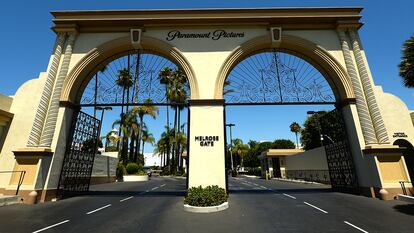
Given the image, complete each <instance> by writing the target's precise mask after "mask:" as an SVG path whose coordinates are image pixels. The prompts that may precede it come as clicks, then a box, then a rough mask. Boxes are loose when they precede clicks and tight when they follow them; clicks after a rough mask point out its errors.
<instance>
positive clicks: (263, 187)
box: [259, 185, 267, 189]
mask: <svg viewBox="0 0 414 233" xmlns="http://www.w3.org/2000/svg"><path fill="white" fill-rule="evenodd" d="M259 187H260V188H262V189H267V188H266V187H265V186H261V185H260V186H259Z"/></svg>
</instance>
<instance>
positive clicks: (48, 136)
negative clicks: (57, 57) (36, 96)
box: [39, 32, 76, 147]
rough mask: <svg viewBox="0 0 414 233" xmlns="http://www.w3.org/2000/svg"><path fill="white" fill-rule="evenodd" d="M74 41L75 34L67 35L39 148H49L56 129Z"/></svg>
mask: <svg viewBox="0 0 414 233" xmlns="http://www.w3.org/2000/svg"><path fill="white" fill-rule="evenodd" d="M75 39H76V32H70V33H68V39H67V42H66V48H65V53H64V56H63V61H62V65H61V67H60V70H59V75H58V78H57V80H56V84H55V88H54V91H53V95H52V99H51V102H50V106H49V111H48V112H47V118H46V122H45V125H44V127H43V132H42V136H41V137H40V145H39V146H41V147H50V146H51V144H52V140H53V135H54V132H55V128H56V121H57V117H58V112H59V100H60V95H61V93H62V87H63V82H64V81H65V78H66V76H67V74H68V69H69V63H70V59H71V57H72V51H73V44H74V42H75Z"/></svg>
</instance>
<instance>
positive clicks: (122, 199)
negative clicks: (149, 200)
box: [119, 196, 134, 202]
mask: <svg viewBox="0 0 414 233" xmlns="http://www.w3.org/2000/svg"><path fill="white" fill-rule="evenodd" d="M133 197H134V196H130V197H127V198H124V199H122V200H120V201H119V202H124V201H126V200H129V199H131V198H133Z"/></svg>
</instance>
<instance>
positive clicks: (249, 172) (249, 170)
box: [247, 167, 262, 176]
mask: <svg viewBox="0 0 414 233" xmlns="http://www.w3.org/2000/svg"><path fill="white" fill-rule="evenodd" d="M247 175H253V176H261V175H262V169H261V168H260V167H249V168H247Z"/></svg>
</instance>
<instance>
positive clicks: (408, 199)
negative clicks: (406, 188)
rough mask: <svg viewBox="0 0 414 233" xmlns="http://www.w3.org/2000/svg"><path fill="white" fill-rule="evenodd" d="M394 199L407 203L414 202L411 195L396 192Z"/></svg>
mask: <svg viewBox="0 0 414 233" xmlns="http://www.w3.org/2000/svg"><path fill="white" fill-rule="evenodd" d="M396 199H397V200H400V201H405V202H409V203H413V204H414V197H412V196H407V195H402V194H398V195H397V197H396Z"/></svg>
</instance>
